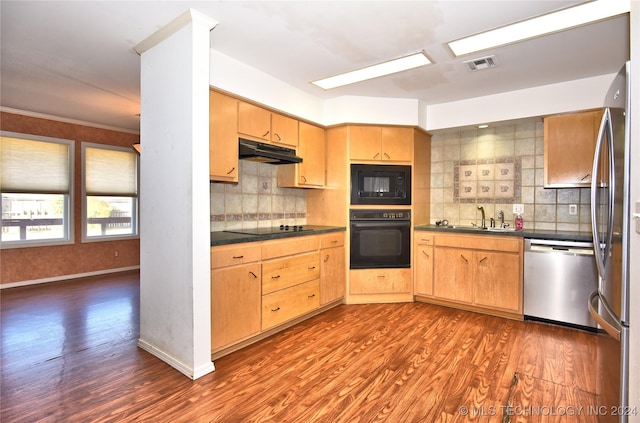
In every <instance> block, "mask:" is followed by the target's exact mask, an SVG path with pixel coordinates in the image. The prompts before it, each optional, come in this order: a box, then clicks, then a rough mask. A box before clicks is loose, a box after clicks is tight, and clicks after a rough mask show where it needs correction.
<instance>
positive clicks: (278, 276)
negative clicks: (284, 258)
mask: <svg viewBox="0 0 640 423" xmlns="http://www.w3.org/2000/svg"><path fill="white" fill-rule="evenodd" d="M271 279H280V275H275V276H271Z"/></svg>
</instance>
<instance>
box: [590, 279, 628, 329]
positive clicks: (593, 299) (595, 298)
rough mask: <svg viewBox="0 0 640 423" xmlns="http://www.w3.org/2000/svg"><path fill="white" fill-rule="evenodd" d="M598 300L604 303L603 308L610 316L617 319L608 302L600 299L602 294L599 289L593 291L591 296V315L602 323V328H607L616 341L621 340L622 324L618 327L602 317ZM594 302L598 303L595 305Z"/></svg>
mask: <svg viewBox="0 0 640 423" xmlns="http://www.w3.org/2000/svg"><path fill="white" fill-rule="evenodd" d="M598 302H600V303H601V304H604V307H603V308H604V310H605V311H606V313H607V314H609V316H610V317H611V318H612V319H615V318H614V317H613V315H612V313H611V312H610V311H609V309H608V307H607V305H606V303H605V302H604V301H600V294H599V293H598V291H593V292H592V293H591V295H590V296H589V314H591V317H593V319H594V320H595V321H596V322H597V323H598V325H600V327H602V329H604V330H605V332H607V333H608V334H609V335H611V337H612V338H614V339H615V340H616V341H620V333H621V332H622V326H620V327H616V326H614V325H612V324H611V323H610V322H608V321H607V320H606V319H605V318H604V317H602V316H601V315H600V313H598V309H597V307H598V305H597V303H598ZM594 303H596V304H595V305H594ZM614 321H615V320H614Z"/></svg>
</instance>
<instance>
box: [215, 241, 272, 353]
mask: <svg viewBox="0 0 640 423" xmlns="http://www.w3.org/2000/svg"><path fill="white" fill-rule="evenodd" d="M242 251H244V249H242V247H240V246H230V247H227V246H221V247H213V248H212V249H211V258H212V260H211V267H212V269H211V352H212V353H214V352H216V351H219V350H221V349H224V348H225V347H227V346H229V345H232V344H234V343H237V342H239V341H242V340H243V339H246V338H248V337H250V336H253V335H255V334H257V333H259V332H260V300H261V292H260V289H261V273H260V272H261V269H260V256H259V255H256V254H255V253H251V252H249V251H248V250H246V252H247V253H248V254H246V255H243V254H242Z"/></svg>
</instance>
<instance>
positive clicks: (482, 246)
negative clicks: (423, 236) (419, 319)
mask: <svg viewBox="0 0 640 423" xmlns="http://www.w3.org/2000/svg"><path fill="white" fill-rule="evenodd" d="M431 237H432V238H433V241H432V243H433V246H430V245H427V243H425V242H422V243H421V242H420V239H419V236H417V235H416V237H415V238H416V241H415V244H416V248H415V253H414V254H415V256H414V261H415V273H416V274H415V295H416V296H420V297H423V298H424V299H425V300H426V301H433V302H436V303H440V304H445V305H451V306H453V307H456V306H457V307H461V308H465V309H471V310H477V311H481V312H487V313H491V314H498V315H504V316H508V317H515V318H522V313H523V310H522V301H523V300H522V292H523V281H522V274H523V262H522V260H523V250H522V247H523V242H522V238H520V237H513V236H497V235H461V234H440V233H436V234H434V235H431ZM430 248H431V249H432V250H430ZM430 251H432V259H430V258H429V257H428V255H429V252H430ZM430 266H433V269H432V270H431V269H430V268H429V267H430ZM430 277H432V284H429V279H430ZM431 287H432V288H433V289H432V291H431V292H430V288H431Z"/></svg>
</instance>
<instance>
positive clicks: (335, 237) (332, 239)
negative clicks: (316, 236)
mask: <svg viewBox="0 0 640 423" xmlns="http://www.w3.org/2000/svg"><path fill="white" fill-rule="evenodd" d="M343 245H344V233H342V232H339V233H335V234H328V235H322V236H321V237H320V248H331V247H342V246H343Z"/></svg>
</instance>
